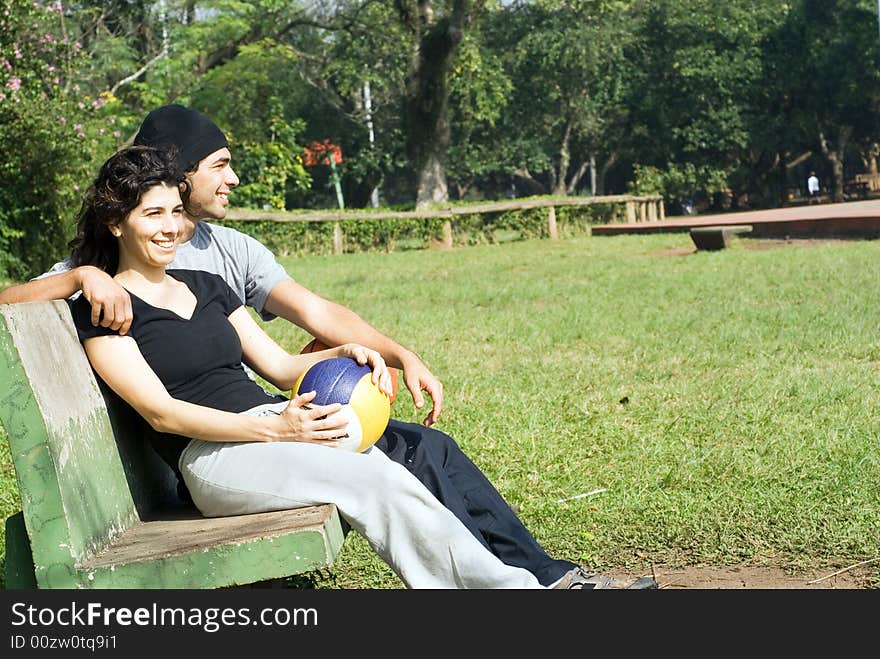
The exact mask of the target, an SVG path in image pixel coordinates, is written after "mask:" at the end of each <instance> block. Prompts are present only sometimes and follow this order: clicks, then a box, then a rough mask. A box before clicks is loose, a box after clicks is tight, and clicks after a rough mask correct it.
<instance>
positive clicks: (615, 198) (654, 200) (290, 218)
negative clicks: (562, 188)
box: [226, 195, 665, 254]
mask: <svg viewBox="0 0 880 659" xmlns="http://www.w3.org/2000/svg"><path fill="white" fill-rule="evenodd" d="M595 204H615V205H622V206H623V207H624V208H623V217H624V218H625V221H626V222H628V223H629V222H655V221H658V220H663V219H665V213H664V210H663V197H662V196H660V195H641V196H637V195H605V196H599V197H553V198H540V199H523V200H516V199H513V200H510V201H495V202H485V203H477V204H470V205H464V206H452V207H449V208H440V209H429V210H414V211H359V212H352V211H344V210H339V211H332V210H321V211H311V212H306V213H291V212H289V211H278V210H270V211H261V210H256V209H250V208H237V209H230V211H229V212H228V213H227V215H226V219H227V220H235V221H243V222H249V221H253V222H265V221H270V222H333V223H334V225H333V253H334V254H341V253H342V251H343V243H342V227H341V224H342V223H343V222H350V221H365V220H393V219H438V218H443V219H445V220H446V221H445V222H444V223H443V240H442V246H443V247H446V248H451V247H452V220H453V219H454V218H455V217H456V216H464V215H477V214H484V213H504V212H507V211H519V210H528V209H533V208H546V209H547V232H548V235H549V236H550V238H551V239H556V238H558V237H559V233H558V231H557V228H556V209H557V208H559V207H563V206H591V205H595Z"/></svg>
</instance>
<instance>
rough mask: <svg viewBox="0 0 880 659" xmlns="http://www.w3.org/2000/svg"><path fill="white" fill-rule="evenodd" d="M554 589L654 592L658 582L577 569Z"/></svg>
mask: <svg viewBox="0 0 880 659" xmlns="http://www.w3.org/2000/svg"><path fill="white" fill-rule="evenodd" d="M553 588H558V589H564V590H608V589H614V590H654V589H656V588H657V582H656V581H654V580H653V579H652V578H651V577H638V578H637V579H627V580H623V579H615V578H613V577H607V576H605V575H603V574H596V573H595V572H587V571H586V570H584V569H583V568H580V567H576V568H572V569H571V570H569V571H568V572H566V573H565V574H564V575H562V578H561V579H560V580H559V581H557V582H556V585H555V586H553Z"/></svg>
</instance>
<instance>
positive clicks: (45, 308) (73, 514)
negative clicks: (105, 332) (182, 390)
mask: <svg viewBox="0 0 880 659" xmlns="http://www.w3.org/2000/svg"><path fill="white" fill-rule="evenodd" d="M0 385H2V391H3V395H2V397H0V422H2V424H3V426H4V428H5V430H6V432H7V435H8V438H9V445H10V449H11V452H12V459H13V464H14V466H15V472H16V476H17V478H18V484H19V491H20V494H21V501H22V510H23V513H24V521H25V525H26V527H27V530H28V535H29V536H30V538H31V543H32V547H31V548H32V552H33V558H34V563H35V566H36V568H37V570H38V571H39V570H40V569H45V570H50V569H65V567H64V566H69V565H70V564H71V562H72V563H73V564H78V563H80V562H81V561H82V560H83V559H84V558H87V557H89V556H91V555H93V554H95V553H97V552H98V551H100V550H101V549H102V548H103V547H105V546H106V545H107V544H108V543H109V542H111V541H112V540H113V538H115V537H117V536H118V535H119V534H121V533H122V532H123V531H125V529H127V528H129V527H130V526H131V525H132V524H134V523H135V522H137V521H138V520H139V519H140V516H141V515H142V514H144V513H145V512H148V511H149V510H151V509H153V508H155V507H156V506H158V505H160V504H161V503H162V502H163V501H167V500H169V499H170V498H171V497H172V496H173V495H172V494H171V491H172V490H173V489H174V486H175V485H176V483H174V481H173V478H172V476H171V472H170V470H167V469H166V470H165V471H164V472H163V471H162V468H161V466H159V464H158V458H157V457H156V456H155V454H152V452H151V450H149V449H148V448H147V446H146V444H145V442H144V441H143V436H142V434H140V433H139V432H137V431H136V429H137V427H138V425H137V423H138V421H139V417H137V415H136V414H135V413H134V411H133V410H131V408H130V407H128V406H127V405H126V404H125V403H123V402H122V401H119V400H118V399H116V402H113V398H112V396H113V394H112V392H108V391H107V390H104V393H102V387H101V386H99V384H98V381H97V380H96V378H95V375H94V373H93V371H92V369H91V366H90V365H89V362H88V360H87V359H86V356H85V353H84V351H83V349H82V345H81V344H80V342H79V339H78V338H77V335H76V330H75V328H74V326H73V321H72V319H71V316H70V309H69V308H68V306H67V303H66V302H64V301H54V302H31V303H22V304H7V305H0ZM104 394H107V399H108V400H110V401H111V404H110V408H109V410H108V406H107V404H106V401H105V395H104ZM151 455H152V457H151ZM154 469H156V471H153V470H154ZM53 566H55V567H53Z"/></svg>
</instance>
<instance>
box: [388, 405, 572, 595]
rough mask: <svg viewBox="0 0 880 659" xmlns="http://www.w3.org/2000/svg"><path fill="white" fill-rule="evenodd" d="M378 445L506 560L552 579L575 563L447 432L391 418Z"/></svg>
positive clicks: (546, 581) (544, 581)
mask: <svg viewBox="0 0 880 659" xmlns="http://www.w3.org/2000/svg"><path fill="white" fill-rule="evenodd" d="M376 447H377V448H378V449H379V450H381V451H382V452H383V453H385V454H386V455H387V456H388V457H389V458H391V459H392V460H393V461H394V462H397V463H399V464H402V465H403V466H404V467H406V468H407V469H408V470H409V471H410V472H412V473H413V475H414V476H416V478H418V479H419V480H420V481H421V482H422V483H424V485H425V486H426V487H427V488H428V489H429V490H430V491H431V492H432V493H433V494H434V496H436V497H437V498H438V499H439V500H440V502H441V503H443V505H445V506H446V507H447V508H449V509H450V510H451V511H452V512H453V513H454V514H455V516H456V517H458V518H459V519H460V520H461V521H462V523H463V524H464V525H465V526H466V527H467V528H468V530H469V531H470V532H471V533H473V534H474V536H476V538H477V539H478V540H480V542H482V543H483V544H484V545H486V546H487V547H488V548H489V550H490V551H491V552H492V553H493V554H495V555H496V556H497V557H498V558H500V559H501V561H502V562H504V563H506V564H507V565H512V566H515V567H521V568H525V569H526V570H528V571H529V572H531V573H532V574H534V575H535V576H536V577H537V578H538V581H540V582H541V584H542V585H545V586H547V585H550V584H552V583H554V582H555V581H557V580H558V579H560V578H561V577H562V576H563V575H564V574H565V573H566V572H568V571H569V570H571V569H573V568H575V567H577V565H576V564H575V563H571V562H569V561H562V560H557V559H554V558H551V557H550V556H549V555H548V554H547V552H546V551H544V549H543V548H542V547H541V545H539V544H538V541H537V540H535V538H534V537H533V536H532V534H531V533H530V532H529V531H528V529H526V527H525V526H524V525H523V523H522V522H521V521H520V519H519V517H517V516H516V514H515V513H514V512H513V510H512V509H511V508H510V506H509V505H508V504H507V502H506V501H505V500H504V498H503V497H502V496H501V494H500V493H499V492H498V490H496V489H495V487H494V486H493V485H492V483H490V482H489V479H487V478H486V476H485V475H484V474H483V472H482V471H481V470H480V468H479V467H477V465H475V464H474V463H473V462H472V461H471V459H470V458H468V457H467V456H466V455H465V454H464V453H463V452H462V450H461V449H460V448H459V447H458V444H456V443H455V440H453V439H452V438H451V437H450V436H449V435H447V434H445V433H443V432H440V431H439V430H435V429H433V428H426V427H424V426H421V425H418V424H415V423H405V422H402V421H397V420H395V419H391V421H390V422H389V423H388V428H387V429H386V430H385V434H384V435H382V437H381V438H380V439H379V441H378V442H376Z"/></svg>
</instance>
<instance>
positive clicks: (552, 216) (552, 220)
mask: <svg viewBox="0 0 880 659" xmlns="http://www.w3.org/2000/svg"><path fill="white" fill-rule="evenodd" d="M547 233H549V234H550V240H556V239H557V238H559V232H558V231H557V230H556V206H551V207H550V210H549V211H547Z"/></svg>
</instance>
